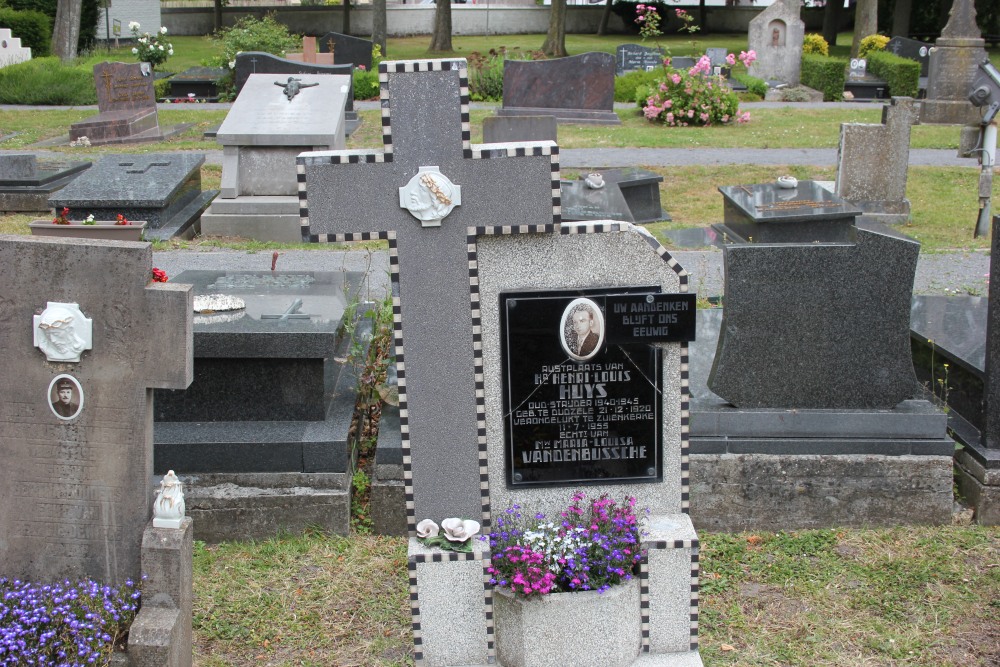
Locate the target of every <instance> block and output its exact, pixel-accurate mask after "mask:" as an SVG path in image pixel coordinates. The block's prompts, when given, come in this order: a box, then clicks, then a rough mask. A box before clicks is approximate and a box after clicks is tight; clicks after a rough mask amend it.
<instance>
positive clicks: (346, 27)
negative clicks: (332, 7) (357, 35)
mask: <svg viewBox="0 0 1000 667" xmlns="http://www.w3.org/2000/svg"><path fill="white" fill-rule="evenodd" d="M340 27H341V32H343V33H344V34H345V35H350V34H351V0H344V20H343V22H342V25H341V26H340Z"/></svg>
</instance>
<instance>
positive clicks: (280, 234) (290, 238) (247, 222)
mask: <svg viewBox="0 0 1000 667" xmlns="http://www.w3.org/2000/svg"><path fill="white" fill-rule="evenodd" d="M201 233H202V234H204V235H205V236H240V237H243V238H248V239H255V240H258V241H276V242H279V243H301V242H302V218H301V215H300V212H299V198H298V197H297V196H282V195H257V196H246V195H244V196H240V197H236V198H234V199H222V198H217V199H216V200H215V201H214V202H212V205H211V206H209V207H208V209H207V210H206V211H205V212H204V213H202V214H201Z"/></svg>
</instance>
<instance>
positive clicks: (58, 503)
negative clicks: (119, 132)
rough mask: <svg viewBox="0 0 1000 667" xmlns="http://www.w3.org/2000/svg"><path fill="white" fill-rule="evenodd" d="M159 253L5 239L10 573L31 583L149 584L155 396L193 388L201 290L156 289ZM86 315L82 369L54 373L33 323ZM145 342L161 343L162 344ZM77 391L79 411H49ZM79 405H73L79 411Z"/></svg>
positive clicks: (1, 406) (2, 338)
mask: <svg viewBox="0 0 1000 667" xmlns="http://www.w3.org/2000/svg"><path fill="white" fill-rule="evenodd" d="M151 268H152V250H151V247H150V246H149V244H140V243H129V242H111V241H105V242H101V241H93V242H87V241H82V240H72V239H71V240H59V239H52V240H49V239H32V238H24V237H16V236H2V237H0V294H2V295H3V296H0V344H2V346H3V349H4V351H5V353H4V355H3V358H2V360H0V374H2V376H3V377H5V378H9V379H12V378H17V381H16V382H15V381H8V382H4V383H2V386H0V424H2V425H3V431H4V446H3V447H2V448H0V461H2V465H0V468H2V469H3V478H4V482H3V484H0V502H2V504H3V507H4V508H5V509H4V512H3V513H0V533H2V534H3V539H0V560H2V562H3V564H4V566H3V567H4V575H5V576H8V577H11V578H13V577H22V578H27V579H28V580H32V581H41V582H53V581H58V580H60V579H63V578H77V577H93V578H94V579H96V580H97V581H99V582H102V583H107V584H120V583H123V582H124V581H125V580H126V579H129V578H131V579H132V580H134V581H138V577H139V575H140V545H141V542H142V535H143V530H144V529H145V528H146V525H147V522H149V520H150V518H151V509H152V507H151V502H152V495H151V489H152V483H153V480H152V463H153V461H152V444H153V443H152V431H151V429H150V424H151V420H152V389H153V388H156V387H172V388H183V387H186V386H187V385H188V384H189V383H190V382H191V369H192V363H191V362H192V354H191V295H190V289H191V288H190V287H188V286H187V285H177V284H174V283H169V282H168V283H153V282H151V277H150V270H151ZM49 302H59V303H75V304H78V305H79V309H80V311H81V312H82V313H83V314H84V316H86V317H88V318H90V319H91V320H92V322H93V343H92V349H90V350H86V351H84V352H83V355H82V358H81V360H80V361H79V362H77V363H70V362H49V361H46V357H45V355H43V354H42V353H41V352H40V350H39V349H37V348H35V347H34V346H33V345H32V340H33V336H32V330H33V328H34V325H33V320H32V318H33V316H34V315H36V314H38V313H39V312H41V310H42V309H44V308H46V306H47V304H48V303H49ZM138 331H145V332H155V339H156V343H155V345H152V344H150V342H149V338H148V337H146V336H140V335H136V332H138ZM57 380H67V381H69V382H70V383H71V385H72V388H73V390H74V393H73V401H72V403H75V404H76V405H77V411H76V413H75V415H74V416H71V417H68V418H64V417H60V416H58V415H57V413H56V411H55V410H54V409H53V408H52V407H50V406H51V403H52V401H53V398H52V395H53V393H54V392H53V386H54V385H55V382H56V381H57ZM72 403H71V404H72Z"/></svg>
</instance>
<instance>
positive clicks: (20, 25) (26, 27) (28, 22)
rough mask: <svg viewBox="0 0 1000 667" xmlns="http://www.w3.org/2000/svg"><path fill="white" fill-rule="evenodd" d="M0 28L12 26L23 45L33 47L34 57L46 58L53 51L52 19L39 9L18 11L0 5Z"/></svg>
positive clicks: (32, 54) (12, 32) (11, 29)
mask: <svg viewBox="0 0 1000 667" xmlns="http://www.w3.org/2000/svg"><path fill="white" fill-rule="evenodd" d="M0 28H10V32H11V34H12V35H13V36H14V37H18V38H20V40H21V46H25V47H27V48H29V49H31V57H32V58H44V57H45V56H47V55H49V54H50V53H51V46H52V19H50V18H49V17H48V16H46V15H45V14H43V13H42V12H37V11H30V10H29V11H18V10H16V9H8V8H6V7H0Z"/></svg>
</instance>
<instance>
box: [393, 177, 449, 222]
mask: <svg viewBox="0 0 1000 667" xmlns="http://www.w3.org/2000/svg"><path fill="white" fill-rule="evenodd" d="M461 203H462V186H461V185H455V184H454V183H452V182H451V180H449V179H448V177H447V176H445V175H444V174H442V173H441V171H440V170H439V169H438V168H437V167H420V169H419V170H417V173H416V174H415V175H414V176H413V178H411V179H410V182H409V183H407V184H406V185H404V186H403V187H401V188H400V189H399V205H400V206H401V207H402V208H405V209H406V210H408V211H409V212H410V213H411V214H413V217H415V218H416V219H417V220H420V222H421V223H422V224H423V226H424V227H440V226H441V221H442V220H444V219H445V218H446V217H448V214H449V213H451V211H452V209H454V208H455V207H456V206H458V205H460V204H461Z"/></svg>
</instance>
